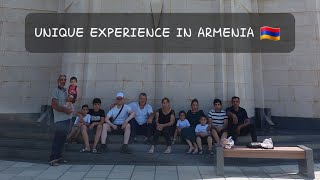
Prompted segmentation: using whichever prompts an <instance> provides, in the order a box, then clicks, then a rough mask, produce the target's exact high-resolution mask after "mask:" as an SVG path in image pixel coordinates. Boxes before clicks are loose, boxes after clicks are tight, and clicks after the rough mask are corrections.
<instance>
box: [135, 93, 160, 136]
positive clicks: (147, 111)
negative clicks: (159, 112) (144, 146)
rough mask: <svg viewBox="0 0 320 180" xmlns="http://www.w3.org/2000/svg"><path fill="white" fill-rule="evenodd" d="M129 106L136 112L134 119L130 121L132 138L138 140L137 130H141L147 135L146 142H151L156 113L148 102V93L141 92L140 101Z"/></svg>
mask: <svg viewBox="0 0 320 180" xmlns="http://www.w3.org/2000/svg"><path fill="white" fill-rule="evenodd" d="M129 106H130V107H131V109H132V110H133V111H134V112H135V114H136V115H135V117H134V119H132V120H131V121H130V125H131V138H133V140H134V141H137V140H136V134H137V131H140V132H143V134H144V135H145V142H151V136H152V133H153V129H152V126H153V124H152V122H153V117H154V114H153V109H152V107H151V105H150V104H147V94H146V93H140V95H139V102H132V103H130V104H129ZM149 126H150V127H149Z"/></svg>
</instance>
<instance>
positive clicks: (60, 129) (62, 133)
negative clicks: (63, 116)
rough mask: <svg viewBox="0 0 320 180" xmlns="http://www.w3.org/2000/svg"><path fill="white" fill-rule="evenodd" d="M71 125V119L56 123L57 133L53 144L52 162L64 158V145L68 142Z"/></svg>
mask: <svg viewBox="0 0 320 180" xmlns="http://www.w3.org/2000/svg"><path fill="white" fill-rule="evenodd" d="M69 125H70V119H68V120H64V121H60V122H56V123H55V133H54V139H53V142H52V148H51V155H50V161H52V160H55V159H59V158H61V157H62V152H63V148H64V143H65V142H66V139H67V135H68V130H69Z"/></svg>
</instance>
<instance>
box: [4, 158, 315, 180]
mask: <svg viewBox="0 0 320 180" xmlns="http://www.w3.org/2000/svg"><path fill="white" fill-rule="evenodd" d="M297 172H298V167H297V165H280V166H259V167H243V166H241V167H239V166H226V167H225V176H224V177H221V176H217V175H216V174H215V171H214V166H138V165H68V164H65V165H60V166H58V167H50V166H49V165H47V164H38V163H27V162H16V161H1V160H0V179H1V180H9V179H10V180H29V179H30V180H32V179H37V180H46V179H59V180H64V179H65V180H79V179H81V180H128V179H131V180H209V179H217V180H223V179H224V180H280V179H283V180H288V179H307V178H304V177H301V176H299V175H297ZM315 175H316V178H315V179H318V180H319V179H320V164H315Z"/></svg>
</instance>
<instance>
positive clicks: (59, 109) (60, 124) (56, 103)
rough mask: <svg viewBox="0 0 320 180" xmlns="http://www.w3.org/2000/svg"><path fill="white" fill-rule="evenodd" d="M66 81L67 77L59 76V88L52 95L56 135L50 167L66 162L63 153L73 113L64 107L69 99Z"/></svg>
mask: <svg viewBox="0 0 320 180" xmlns="http://www.w3.org/2000/svg"><path fill="white" fill-rule="evenodd" d="M66 79H67V77H66V75H60V76H59V78H58V80H57V82H58V87H56V88H54V89H53V91H52V95H51V106H52V109H53V114H54V124H55V133H54V139H53V142H52V149H51V155H50V162H49V165H50V166H58V165H59V163H62V162H66V161H65V160H62V151H63V147H64V143H65V142H66V139H67V134H68V127H69V124H70V114H71V113H72V110H71V109H68V108H67V107H64V106H63V105H64V104H65V102H66V99H67V90H66V89H65V88H64V86H65V85H66Z"/></svg>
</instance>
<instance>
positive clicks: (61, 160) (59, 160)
mask: <svg viewBox="0 0 320 180" xmlns="http://www.w3.org/2000/svg"><path fill="white" fill-rule="evenodd" d="M57 162H58V163H68V161H67V160H65V159H62V158H60V159H58V161H57Z"/></svg>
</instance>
